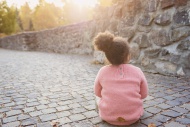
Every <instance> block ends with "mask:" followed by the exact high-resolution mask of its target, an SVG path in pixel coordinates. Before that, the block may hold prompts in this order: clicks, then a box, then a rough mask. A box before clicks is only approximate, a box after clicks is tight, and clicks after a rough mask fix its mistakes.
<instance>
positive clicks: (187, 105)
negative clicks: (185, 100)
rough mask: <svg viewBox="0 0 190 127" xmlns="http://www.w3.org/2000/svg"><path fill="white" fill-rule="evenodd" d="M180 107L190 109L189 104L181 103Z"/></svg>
mask: <svg viewBox="0 0 190 127" xmlns="http://www.w3.org/2000/svg"><path fill="white" fill-rule="evenodd" d="M181 107H183V108H185V109H188V110H190V104H184V105H182V106H181Z"/></svg>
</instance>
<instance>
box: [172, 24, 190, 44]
mask: <svg viewBox="0 0 190 127" xmlns="http://www.w3.org/2000/svg"><path fill="white" fill-rule="evenodd" d="M169 34H170V41H179V40H181V39H183V38H185V37H187V36H189V35H190V29H186V28H185V27H181V28H176V29H170V31H169Z"/></svg>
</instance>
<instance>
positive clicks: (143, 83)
mask: <svg viewBox="0 0 190 127" xmlns="http://www.w3.org/2000/svg"><path fill="white" fill-rule="evenodd" d="M140 73H141V84H140V94H141V99H144V98H146V97H147V95H148V83H147V80H146V77H145V75H144V74H143V72H142V71H141V70H140Z"/></svg>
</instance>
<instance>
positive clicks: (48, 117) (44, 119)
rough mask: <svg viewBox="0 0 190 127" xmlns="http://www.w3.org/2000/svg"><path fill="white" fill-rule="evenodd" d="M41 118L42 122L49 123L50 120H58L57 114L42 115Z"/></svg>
mask: <svg viewBox="0 0 190 127" xmlns="http://www.w3.org/2000/svg"><path fill="white" fill-rule="evenodd" d="M39 117H40V120H41V121H42V122H47V121H50V120H55V119H57V116H56V115H55V114H47V115H40V116H39Z"/></svg>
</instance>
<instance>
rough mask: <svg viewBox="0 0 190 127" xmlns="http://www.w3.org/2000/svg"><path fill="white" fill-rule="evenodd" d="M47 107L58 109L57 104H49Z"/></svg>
mask: <svg viewBox="0 0 190 127" xmlns="http://www.w3.org/2000/svg"><path fill="white" fill-rule="evenodd" d="M48 106H49V107H50V108H55V107H58V104H57V103H50V104H48Z"/></svg>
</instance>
